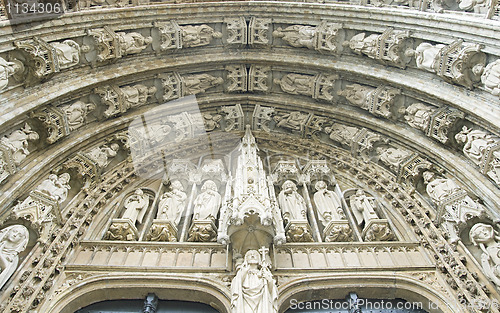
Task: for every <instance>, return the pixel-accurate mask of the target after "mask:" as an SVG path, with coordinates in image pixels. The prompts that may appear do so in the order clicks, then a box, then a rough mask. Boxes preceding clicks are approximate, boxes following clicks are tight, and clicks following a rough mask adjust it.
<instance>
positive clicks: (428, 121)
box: [404, 102, 465, 143]
mask: <svg viewBox="0 0 500 313" xmlns="http://www.w3.org/2000/svg"><path fill="white" fill-rule="evenodd" d="M464 116H465V114H464V113H463V112H461V111H459V110H456V109H453V108H449V107H442V108H434V107H432V106H430V105H426V104H423V103H420V102H416V103H413V104H411V105H410V106H409V107H407V108H406V111H405V116H404V118H405V120H406V122H407V123H408V124H409V125H410V126H411V127H413V128H416V129H420V130H422V131H423V132H424V133H425V135H426V136H428V137H430V138H433V139H435V140H437V141H440V142H442V143H447V142H448V141H449V131H450V130H451V129H452V128H453V127H454V126H455V125H456V123H457V122H458V121H459V120H460V119H463V118H464Z"/></svg>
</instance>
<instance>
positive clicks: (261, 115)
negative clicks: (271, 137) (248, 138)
mask: <svg viewBox="0 0 500 313" xmlns="http://www.w3.org/2000/svg"><path fill="white" fill-rule="evenodd" d="M274 112H275V109H274V108H272V107H263V106H261V105H260V104H257V105H256V106H255V109H254V110H253V114H252V129H254V130H264V131H266V132H270V131H271V129H270V128H269V123H270V122H271V121H273V117H272V116H273V115H274Z"/></svg>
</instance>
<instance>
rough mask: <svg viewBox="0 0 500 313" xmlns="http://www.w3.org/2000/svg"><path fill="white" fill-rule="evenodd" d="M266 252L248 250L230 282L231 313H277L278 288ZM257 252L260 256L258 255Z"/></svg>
mask: <svg viewBox="0 0 500 313" xmlns="http://www.w3.org/2000/svg"><path fill="white" fill-rule="evenodd" d="M267 251H269V249H266V248H262V249H259V251H257V250H249V251H247V252H246V254H245V260H244V262H243V264H241V265H239V266H238V267H237V272H236V276H235V277H234V278H233V280H232V282H231V312H232V313H242V312H259V313H277V312H278V288H277V287H276V281H275V280H274V278H273V275H272V274H271V271H270V268H269V267H270V264H269V263H268V261H267V258H268V256H267ZM259 252H260V253H261V255H259Z"/></svg>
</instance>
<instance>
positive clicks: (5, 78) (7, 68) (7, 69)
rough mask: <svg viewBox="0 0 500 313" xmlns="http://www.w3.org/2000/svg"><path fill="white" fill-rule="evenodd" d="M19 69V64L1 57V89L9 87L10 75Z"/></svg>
mask: <svg viewBox="0 0 500 313" xmlns="http://www.w3.org/2000/svg"><path fill="white" fill-rule="evenodd" d="M17 71H19V65H18V64H16V63H14V62H8V61H5V59H3V58H0V90H2V89H5V88H6V87H7V85H8V84H9V77H10V76H12V75H14V74H15V73H16V72H17Z"/></svg>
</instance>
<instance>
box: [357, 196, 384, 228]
mask: <svg viewBox="0 0 500 313" xmlns="http://www.w3.org/2000/svg"><path fill="white" fill-rule="evenodd" d="M350 199H351V207H352V212H353V214H354V216H355V217H356V222H357V223H358V225H361V224H363V222H364V226H366V225H368V223H369V222H370V221H371V220H376V219H378V218H379V217H378V215H377V213H376V212H375V198H373V197H369V196H367V195H366V194H365V192H364V191H363V190H362V189H358V190H357V191H356V194H354V195H352V196H351V198H350Z"/></svg>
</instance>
